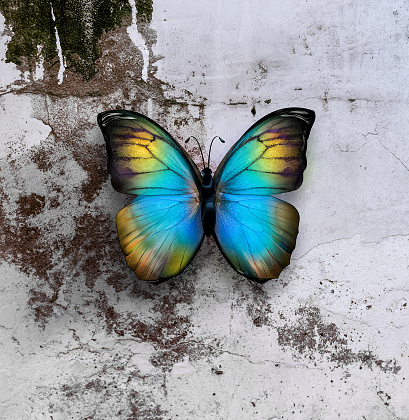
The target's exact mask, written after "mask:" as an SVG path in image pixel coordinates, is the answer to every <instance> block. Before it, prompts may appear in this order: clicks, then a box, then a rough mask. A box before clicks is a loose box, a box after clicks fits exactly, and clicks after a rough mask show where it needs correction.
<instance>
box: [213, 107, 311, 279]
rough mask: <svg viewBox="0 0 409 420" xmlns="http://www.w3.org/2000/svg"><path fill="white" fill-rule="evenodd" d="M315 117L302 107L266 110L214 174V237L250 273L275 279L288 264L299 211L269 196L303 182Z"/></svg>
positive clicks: (240, 268) (237, 266)
mask: <svg viewBox="0 0 409 420" xmlns="http://www.w3.org/2000/svg"><path fill="white" fill-rule="evenodd" d="M314 119H315V113H314V111H310V110H307V109H303V108H287V109H282V110H279V111H276V112H273V113H271V114H269V115H267V116H266V117H264V118H262V119H261V120H260V121H258V122H257V123H256V124H254V125H253V126H252V127H251V128H250V129H249V130H248V131H247V132H246V133H245V134H244V135H243V136H242V137H241V139H240V140H239V141H238V142H237V143H236V144H235V145H234V146H233V147H232V148H231V149H230V151H229V152H228V153H227V155H226V157H225V158H224V159H223V161H222V162H221V164H220V165H219V168H218V169H217V171H216V173H215V188H216V197H215V207H216V225H215V235H216V241H217V243H218V245H219V247H220V249H221V250H222V252H223V254H224V255H225V257H226V258H227V260H228V261H229V263H230V264H231V265H232V266H233V268H234V269H235V270H237V271H238V272H239V273H241V274H243V275H245V276H246V277H248V278H251V279H260V280H264V279H270V278H277V277H278V275H279V274H280V272H281V270H282V269H283V268H284V267H286V266H287V265H288V264H289V261H290V255H291V252H292V251H293V250H294V247H295V241H296V237H297V233H298V223H299V216H298V212H297V210H296V209H295V208H294V207H293V206H291V205H290V204H288V203H285V202H284V201H281V200H279V199H277V198H275V197H272V196H271V195H272V194H279V193H283V192H288V191H293V190H295V189H297V188H298V187H299V186H300V185H301V183H302V175H303V171H304V169H305V168H306V164H307V162H306V156H305V153H306V147H307V138H308V135H309V133H310V130H311V127H312V124H313V122H314Z"/></svg>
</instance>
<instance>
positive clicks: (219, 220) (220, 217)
mask: <svg viewBox="0 0 409 420" xmlns="http://www.w3.org/2000/svg"><path fill="white" fill-rule="evenodd" d="M216 209H217V213H216V226H215V234H216V241H217V243H218V245H219V247H220V249H221V250H222V252H223V254H224V256H225V257H226V259H227V260H228V261H229V263H230V264H231V265H232V266H233V268H234V269H235V270H236V271H238V272H239V273H240V274H243V275H244V276H246V277H248V278H251V279H253V280H254V279H271V278H276V277H278V275H279V274H280V272H281V270H282V269H283V268H284V267H286V266H287V265H288V264H289V262H290V255H291V253H292V251H293V250H294V247H295V238H296V236H297V233H298V221H299V215H298V212H297V210H296V209H295V208H294V207H293V206H292V205H291V204H288V203H286V202H284V201H281V200H279V199H278V198H275V197H271V196H266V195H260V196H257V195H252V196H245V195H233V194H224V193H220V194H219V195H218V201H217V202H216Z"/></svg>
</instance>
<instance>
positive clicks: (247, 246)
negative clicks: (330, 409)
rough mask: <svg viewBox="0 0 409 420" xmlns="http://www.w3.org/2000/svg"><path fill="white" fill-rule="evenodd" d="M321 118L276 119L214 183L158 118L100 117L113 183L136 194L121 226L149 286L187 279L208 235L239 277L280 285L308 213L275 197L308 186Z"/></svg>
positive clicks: (292, 114)
mask: <svg viewBox="0 0 409 420" xmlns="http://www.w3.org/2000/svg"><path fill="white" fill-rule="evenodd" d="M314 120H315V113H314V111H312V110H308V109H304V108H285V109H281V110H278V111H275V112H272V113H270V114H268V115H266V116H265V117H264V118H262V119H260V120H259V121H257V122H256V123H255V124H254V125H253V126H251V127H250V128H249V129H248V130H247V131H246V132H245V133H244V134H243V136H242V137H241V138H240V140H239V141H238V142H237V143H235V144H234V145H233V147H232V148H231V149H230V150H229V152H228V153H227V154H226V156H225V157H224V159H223V160H222V162H221V163H220V165H219V167H218V168H217V170H216V172H215V173H214V176H212V171H211V169H210V168H209V165H208V167H205V164H204V165H203V166H204V169H203V170H202V171H199V169H198V167H197V166H196V164H195V163H194V162H193V160H192V159H191V158H190V156H189V155H188V154H187V152H186V151H185V150H184V149H183V148H182V147H181V146H180V145H179V144H178V142H177V141H176V140H175V139H174V138H173V137H172V136H171V135H170V134H169V133H168V132H167V131H166V130H165V129H163V128H162V127H160V126H159V125H158V124H157V123H155V122H154V121H153V120H151V119H149V118H147V117H145V116H143V115H142V114H139V113H136V112H131V111H125V110H112V111H107V112H102V113H100V114H99V115H98V124H99V126H100V128H101V130H102V133H103V135H104V139H105V142H106V146H107V152H108V170H109V172H110V174H111V178H112V179H111V181H112V185H113V187H114V188H115V189H116V190H117V191H118V192H121V193H125V194H133V195H135V196H136V197H135V198H134V200H133V201H132V202H131V204H129V205H128V206H126V207H124V208H123V209H122V210H121V211H120V212H119V213H118V215H117V218H116V223H117V230H118V236H119V241H120V245H121V249H122V251H123V253H124V254H125V256H126V262H127V265H128V267H130V268H131V269H132V270H133V271H134V272H135V274H136V275H137V277H138V278H139V279H140V280H146V281H151V282H158V281H162V280H166V279H169V278H171V277H174V276H177V275H179V274H180V273H181V272H182V271H183V270H184V269H185V268H186V267H187V265H188V264H189V263H190V262H191V261H192V259H193V258H194V256H195V255H196V253H197V252H198V250H199V248H200V246H201V244H202V241H203V239H204V236H207V237H209V236H211V235H213V237H214V239H215V241H216V243H217V245H218V247H219V248H220V250H221V252H222V254H223V255H224V257H225V258H226V260H227V261H228V262H229V263H230V265H231V266H232V267H233V268H234V269H235V270H236V271H237V272H239V273H240V274H242V275H244V276H245V277H247V278H249V279H252V280H256V281H264V280H268V279H272V278H277V277H278V275H279V274H280V272H281V271H282V269H283V268H284V267H286V266H287V265H288V264H289V262H290V256H291V253H292V251H293V250H294V247H295V242H296V237H297V234H298V224H299V214H298V211H297V210H296V209H295V208H294V207H293V206H292V205H290V204H288V203H286V202H284V201H282V200H279V199H278V198H276V197H274V196H273V194H280V193H285V192H288V191H293V190H296V189H297V188H298V187H299V186H300V185H301V183H302V180H303V172H304V170H305V168H306V166H307V161H306V148H307V139H308V136H309V133H310V130H311V127H312V125H313V123H314ZM213 140H214V139H213ZM222 141H223V140H222ZM209 153H210V151H209ZM202 157H203V154H202ZM209 161H210V155H209ZM203 162H204V159H203Z"/></svg>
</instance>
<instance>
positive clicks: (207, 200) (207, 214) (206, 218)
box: [201, 168, 216, 237]
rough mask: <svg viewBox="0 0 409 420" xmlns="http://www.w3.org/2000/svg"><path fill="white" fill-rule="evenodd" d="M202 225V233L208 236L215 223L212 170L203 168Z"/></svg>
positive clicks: (212, 230)
mask: <svg viewBox="0 0 409 420" xmlns="http://www.w3.org/2000/svg"><path fill="white" fill-rule="evenodd" d="M202 176H203V180H202V186H201V187H202V188H201V194H202V225H203V230H204V234H205V235H206V236H207V237H209V236H210V235H211V234H212V233H213V232H214V226H215V224H216V210H215V207H214V196H215V188H214V180H213V177H212V170H211V169H210V168H204V169H203V171H202Z"/></svg>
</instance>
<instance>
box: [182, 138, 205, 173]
mask: <svg viewBox="0 0 409 420" xmlns="http://www.w3.org/2000/svg"><path fill="white" fill-rule="evenodd" d="M190 139H195V140H196V143H197V145H198V146H199V150H200V154H201V155H202V161H203V168H205V167H206V163H205V160H204V156H203V152H202V148H201V147H200V144H199V142H198V140H197V138H196V137H195V136H190V137H189V138H188V139H187V140H186V141H185V143H188V142H189V140H190Z"/></svg>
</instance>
